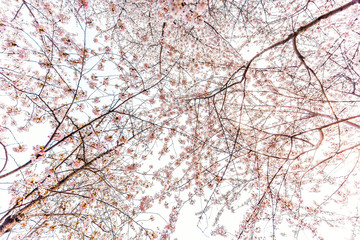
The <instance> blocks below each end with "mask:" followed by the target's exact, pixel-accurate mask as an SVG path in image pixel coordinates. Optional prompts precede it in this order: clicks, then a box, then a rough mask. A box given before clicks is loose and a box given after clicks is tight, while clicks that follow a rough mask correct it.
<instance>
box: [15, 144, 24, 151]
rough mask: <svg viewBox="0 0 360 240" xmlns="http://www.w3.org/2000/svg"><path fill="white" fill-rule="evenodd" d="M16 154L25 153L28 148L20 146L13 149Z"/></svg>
mask: <svg viewBox="0 0 360 240" xmlns="http://www.w3.org/2000/svg"><path fill="white" fill-rule="evenodd" d="M13 150H14V152H25V151H26V148H25V146H24V145H19V146H18V147H14V148H13Z"/></svg>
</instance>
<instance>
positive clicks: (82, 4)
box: [78, 0, 89, 9]
mask: <svg viewBox="0 0 360 240" xmlns="http://www.w3.org/2000/svg"><path fill="white" fill-rule="evenodd" d="M78 3H79V6H80V7H84V8H85V9H88V8H89V1H88V0H79V2H78Z"/></svg>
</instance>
